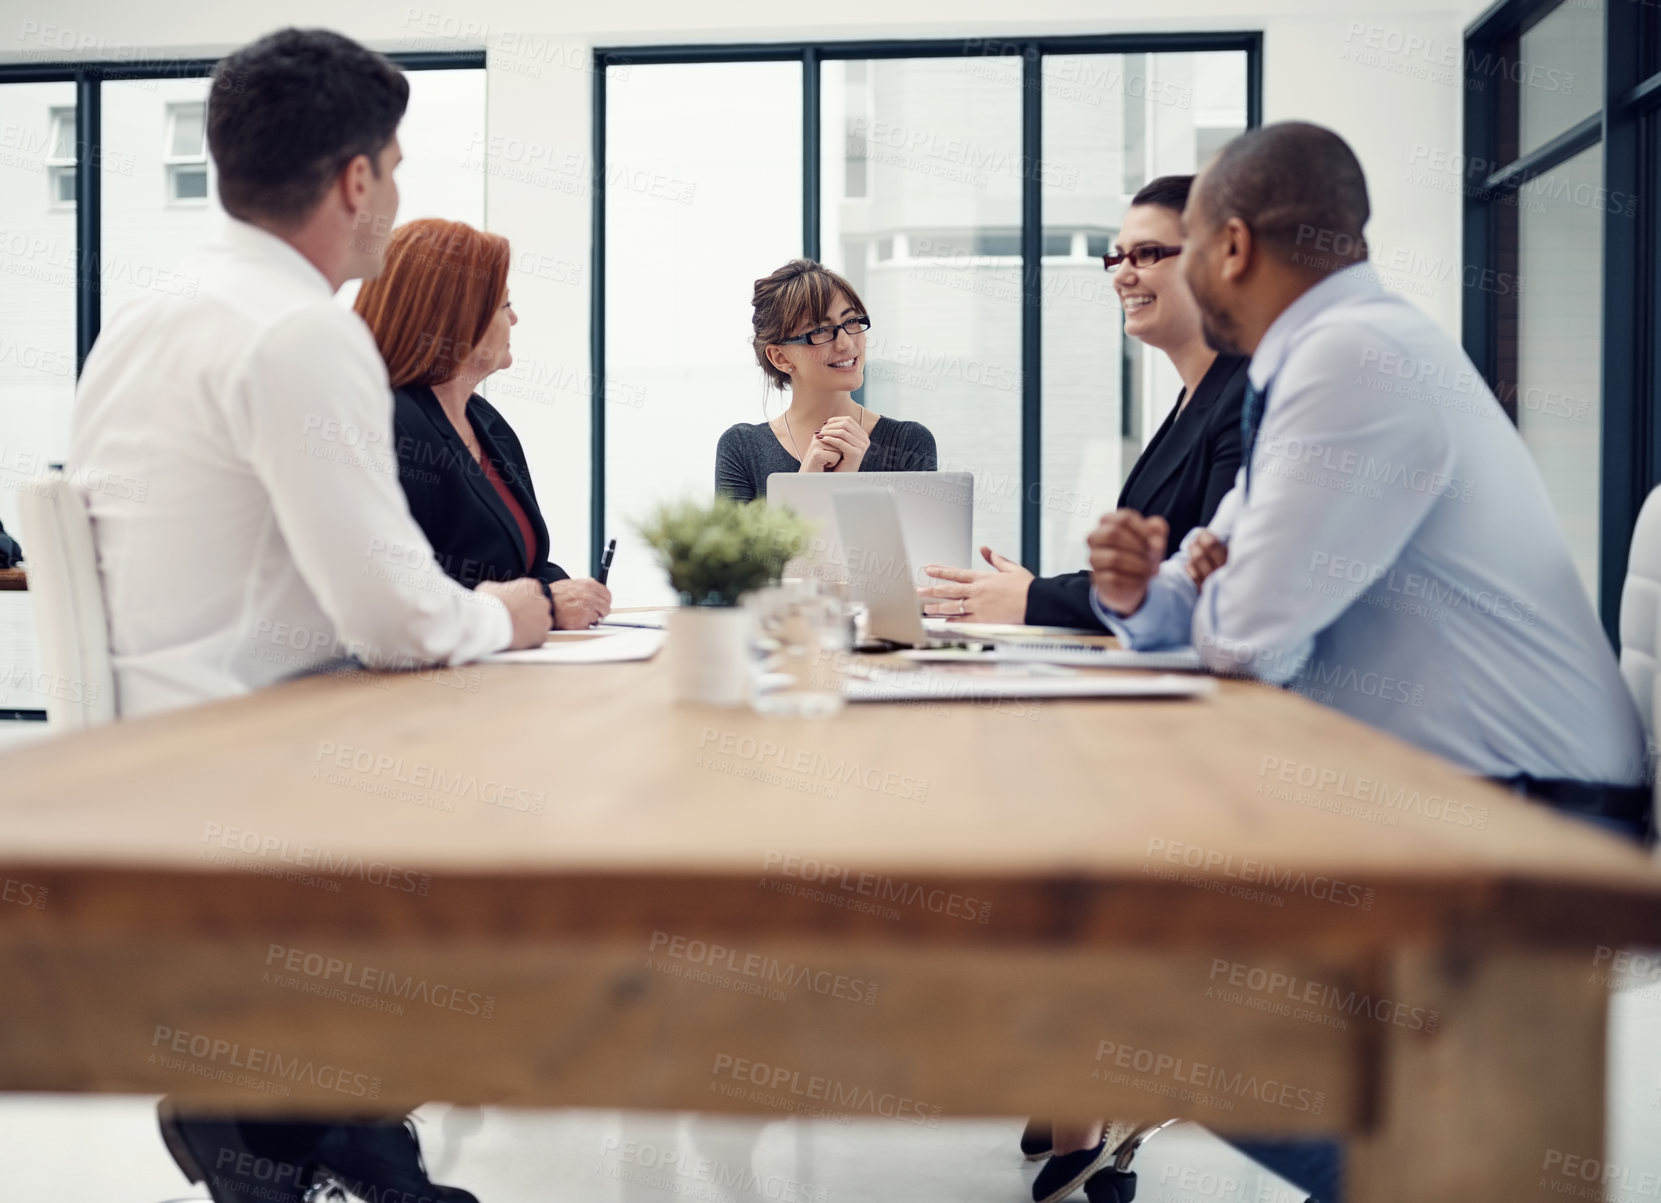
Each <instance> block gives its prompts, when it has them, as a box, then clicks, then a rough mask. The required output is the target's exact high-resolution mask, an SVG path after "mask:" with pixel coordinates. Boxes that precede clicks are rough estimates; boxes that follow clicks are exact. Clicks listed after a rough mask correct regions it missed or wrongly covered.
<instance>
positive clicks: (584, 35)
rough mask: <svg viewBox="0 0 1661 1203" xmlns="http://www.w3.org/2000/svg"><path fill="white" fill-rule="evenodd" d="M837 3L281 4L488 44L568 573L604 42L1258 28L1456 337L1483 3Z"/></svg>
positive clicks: (29, 9) (35, 18)
mask: <svg viewBox="0 0 1661 1203" xmlns="http://www.w3.org/2000/svg"><path fill="white" fill-rule="evenodd" d="M828 11H829V10H825V9H823V8H817V7H813V6H802V7H797V8H781V7H780V6H778V5H777V4H775V3H772V2H770V0H769V2H767V3H763V2H761V0H711V2H710V3H706V4H702V5H687V4H685V3H683V2H679V0H676V2H671V0H635V2H632V3H627V4H621V3H618V4H613V5H611V6H609V7H608V9H607V10H605V11H604V12H603V14H602V13H601V12H600V11H598V8H597V6H589V5H584V6H581V7H579V6H577V5H575V4H571V3H565V4H552V5H551V4H547V3H545V2H544V0H469V3H467V4H460V3H454V2H448V0H447V2H444V3H433V4H426V3H422V2H421V0H413V2H412V0H344V2H342V0H287V3H285V4H284V5H283V7H282V21H283V22H284V23H288V24H294V25H301V26H305V25H324V26H328V27H330V28H334V29H337V30H339V31H341V32H342V33H345V34H348V35H350V36H352V37H356V38H358V39H360V40H362V41H364V42H366V43H368V44H370V45H373V46H375V47H377V48H378V49H383V50H397V49H411V50H414V49H428V50H439V49H444V50H459V49H467V48H478V47H481V46H482V47H484V48H485V49H486V50H487V51H488V53H489V63H490V68H489V85H488V87H489V92H488V113H489V116H488V126H489V128H488V130H479V131H478V132H477V138H476V143H477V145H478V149H479V156H478V159H477V160H475V159H473V158H469V159H468V160H466V161H465V162H463V163H458V166H457V170H484V171H485V172H486V179H485V188H486V210H485V211H486V220H487V224H488V226H489V227H490V228H491V229H493V230H495V231H498V232H500V233H503V234H505V235H507V236H508V237H509V238H510V239H512V241H513V243H514V248H515V252H516V255H515V267H516V272H515V276H514V280H513V284H512V287H513V292H514V300H515V307H516V308H517V309H518V310H520V312H521V314H522V315H534V319H535V320H534V321H533V320H525V321H523V322H522V323H521V325H520V327H519V328H518V330H516V331H515V334H514V344H515V352H516V355H517V356H518V357H519V359H520V362H521V365H522V367H521V368H520V369H518V373H519V375H518V379H517V381H516V382H514V383H516V384H517V385H518V387H516V388H512V389H506V388H504V389H502V390H499V392H498V395H499V397H500V399H501V403H502V405H503V408H504V409H505V411H506V412H507V413H508V416H509V418H510V420H511V421H512V422H513V423H514V424H515V426H516V427H517V428H518V429H519V431H520V433H521V435H522V437H523V439H524V441H525V444H526V447H527V451H528V453H529V455H530V458H531V462H532V464H533V465H534V468H535V472H536V478H537V490H538V493H539V495H540V497H541V499H542V503H543V507H544V510H545V512H546V513H547V516H548V518H549V526H550V528H551V529H552V535H553V542H554V547H555V549H556V552H557V557H556V558H558V559H560V560H562V561H563V562H564V563H566V564H567V565H569V566H572V567H573V568H580V567H581V566H584V565H586V563H587V560H588V539H587V535H588V462H589V460H588V456H589V448H588V438H589V421H588V401H587V395H588V393H587V379H586V373H587V370H588V318H589V315H588V287H587V286H588V262H589V218H590V214H589V198H588V187H587V178H588V173H587V163H588V153H589V147H590V126H589V96H590V84H591V80H590V75H589V71H588V62H589V49H590V47H591V46H593V45H623V44H629V43H636V44H641V43H665V42H754V41H771V40H783V39H801V38H815V39H824V38H832V39H845V38H868V37H890V38H906V37H929V38H943V37H944V38H952V37H965V38H970V37H975V38H994V37H995V38H1003V37H1018V36H1023V35H1034V34H1047V35H1054V34H1083V33H1098V34H1099V33H1119V32H1132V31H1179V30H1196V29H1211V30H1251V29H1261V30H1262V31H1263V32H1264V35H1265V38H1264V68H1265V75H1264V78H1265V88H1264V102H1265V108H1264V115H1265V118H1266V119H1267V120H1270V121H1275V120H1283V119H1287V118H1303V119H1308V120H1314V121H1319V122H1322V123H1323V124H1326V125H1329V126H1331V127H1332V128H1334V129H1336V130H1337V131H1338V132H1340V133H1341V134H1343V135H1344V136H1345V137H1346V138H1347V139H1349V141H1350V143H1351V144H1352V145H1353V146H1354V147H1355V149H1356V151H1357V153H1358V154H1359V155H1360V157H1361V160H1362V163H1363V165H1364V166H1365V167H1366V170H1367V174H1368V178H1369V181H1370V183H1371V186H1372V197H1373V210H1374V213H1375V214H1376V216H1375V218H1374V220H1373V223H1372V225H1371V227H1370V231H1369V232H1370V235H1371V238H1372V242H1373V245H1374V247H1375V252H1376V253H1375V258H1376V259H1377V260H1378V261H1379V263H1380V267H1381V269H1382V273H1383V275H1384V276H1385V277H1386V279H1387V280H1389V281H1391V282H1392V283H1394V284H1395V285H1396V286H1397V287H1399V288H1401V289H1402V290H1403V291H1406V292H1408V293H1409V294H1410V295H1412V296H1414V297H1415V298H1416V299H1417V300H1418V301H1419V303H1420V304H1422V305H1423V306H1424V308H1425V309H1426V310H1427V311H1428V312H1430V313H1431V314H1433V315H1434V316H1435V317H1436V318H1437V320H1439V321H1440V322H1442V323H1443V325H1444V326H1445V327H1447V328H1448V329H1449V330H1450V331H1457V327H1458V318H1459V303H1460V288H1459V281H1460V274H1461V266H1460V257H1459V256H1460V249H1459V197H1458V195H1457V191H1456V189H1457V187H1458V175H1457V172H1455V171H1452V170H1450V169H1449V167H1448V159H1449V158H1451V156H1453V155H1454V154H1456V153H1457V152H1458V150H1459V149H1460V120H1461V96H1462V93H1461V87H1460V84H1459V81H1458V70H1459V66H1458V65H1459V55H1460V45H1461V42H1460V39H1461V34H1462V31H1463V27H1464V25H1465V24H1466V23H1467V22H1468V21H1469V20H1470V19H1471V17H1472V16H1474V15H1475V13H1476V11H1477V6H1476V5H1473V4H1472V3H1471V0H1446V2H1445V3H1444V4H1442V5H1440V6H1437V5H1436V4H1435V3H1434V0H1432V2H1431V3H1430V5H1429V6H1428V7H1427V5H1426V4H1425V3H1423V2H1421V0H1412V2H1409V0H1396V2H1389V0H1370V2H1368V3H1365V4H1360V3H1344V2H1342V0H1268V2H1267V3H1264V4H1258V3H1253V4H1245V3H1243V2H1241V0H1165V3H1163V4H1160V5H1158V6H1150V5H1147V4H1144V3H1134V4H1133V3H1130V2H1128V0H1106V2H1104V0H1022V3H1019V4H1015V3H1012V2H1011V0H963V2H960V3H958V4H954V5H950V6H947V5H942V4H940V3H939V0H887V2H886V3H884V4H882V5H880V6H871V7H869V8H868V9H867V10H864V12H862V13H860V14H859V19H856V20H851V21H846V22H842V23H840V24H835V25H830V24H827V19H828V18H827V13H828ZM272 13H273V10H271V9H269V8H264V7H261V6H257V5H204V4H200V3H183V2H180V0H150V2H147V3H145V4H142V5H132V4H125V5H123V4H114V3H110V2H108V0H104V2H98V0H53V2H52V3H51V4H50V5H48V4H46V3H45V0H25V3H24V6H23V11H21V12H19V13H18V15H17V16H15V17H12V18H10V19H8V20H7V21H6V22H5V23H4V24H3V25H0V56H3V57H5V58H9V59H15V58H17V57H20V56H21V57H28V58H31V59H37V60H38V59H41V58H48V57H50V58H57V57H65V56H66V55H67V54H68V53H69V52H71V51H73V50H74V48H75V47H77V46H83V47H84V48H85V50H84V53H85V56H86V57H92V58H100V57H104V58H108V57H114V58H130V59H139V60H141V61H142V60H144V59H148V58H156V57H167V56H169V55H174V54H199V55H211V54H217V53H220V52H223V51H224V50H226V49H229V48H232V47H234V46H236V45H239V44H241V43H244V42H247V41H249V40H251V39H253V38H255V37H257V36H259V35H260V34H262V33H265V32H267V31H268V30H269V29H271V28H273V26H274V23H275V19H274V17H273V15H272ZM867 13H868V14H869V15H865V14H867ZM602 20H603V21H604V22H606V24H605V25H604V26H599V25H597V22H599V21H602ZM533 31H534V32H533ZM768 119H769V114H768V112H766V111H765V110H764V109H761V110H758V112H757V113H756V121H755V126H754V128H751V129H738V130H734V131H733V134H734V137H737V138H745V137H759V136H764V135H763V134H762V132H761V131H762V130H763V129H764V128H765V125H766V122H767V121H768ZM475 163H478V164H479V165H475ZM523 365H531V366H523ZM506 383H509V382H508V381H504V384H506ZM653 404H658V405H665V406H667V405H672V404H673V398H670V397H663V398H648V399H647V409H648V411H649V409H650V406H651V405H653ZM620 601H626V599H620Z"/></svg>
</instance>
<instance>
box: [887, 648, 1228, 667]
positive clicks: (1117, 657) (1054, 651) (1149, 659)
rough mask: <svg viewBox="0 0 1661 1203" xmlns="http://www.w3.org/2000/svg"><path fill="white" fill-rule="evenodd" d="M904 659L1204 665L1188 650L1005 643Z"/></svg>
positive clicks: (912, 651)
mask: <svg viewBox="0 0 1661 1203" xmlns="http://www.w3.org/2000/svg"><path fill="white" fill-rule="evenodd" d="M896 654H897V655H899V656H900V657H902V658H903V659H906V660H918V661H921V662H923V663H925V664H952V663H958V664H963V663H968V664H973V663H976V662H987V661H990V662H992V663H1001V664H1065V665H1069V666H1070V667H1073V668H1141V669H1150V670H1153V671H1156V672H1199V671H1200V670H1201V669H1202V668H1203V667H1204V665H1202V664H1201V663H1200V654H1199V652H1197V651H1195V650H1194V649H1193V648H1191V647H1181V648H1175V649H1173V650H1171V651H1168V652H1129V651H1125V650H1124V649H1123V648H1116V647H1103V648H1094V649H1092V648H1086V647H1077V646H1074V647H1064V646H1061V645H1058V644H1051V645H1049V646H1045V647H1035V646H1032V645H1030V644H1006V645H1003V646H999V647H992V648H987V649H985V650H984V651H976V650H975V649H973V648H955V647H918V648H909V649H907V650H905V651H902V652H898V653H896Z"/></svg>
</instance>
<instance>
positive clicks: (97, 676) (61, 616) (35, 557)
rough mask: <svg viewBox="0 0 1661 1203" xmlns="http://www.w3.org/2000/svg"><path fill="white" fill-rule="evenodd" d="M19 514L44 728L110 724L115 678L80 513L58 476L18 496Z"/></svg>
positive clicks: (94, 558) (94, 563) (57, 730)
mask: <svg viewBox="0 0 1661 1203" xmlns="http://www.w3.org/2000/svg"><path fill="white" fill-rule="evenodd" d="M19 511H20V515H21V517H22V519H23V529H22V530H21V531H20V532H19V533H20V534H21V535H22V539H21V542H22V544H23V554H24V556H25V557H26V558H25V559H24V561H23V566H24V567H25V568H26V569H27V570H28V575H29V597H30V599H31V602H30V604H31V605H32V606H33V607H34V613H35V629H36V631H37V632H38V635H39V639H40V667H41V671H42V672H43V673H45V674H46V684H47V686H48V688H47V690H46V699H47V700H46V722H47V726H48V728H49V729H50V730H51V731H52V732H53V733H54V734H61V733H63V732H65V731H76V730H79V729H81V728H83V727H95V726H97V725H98V724H100V723H107V722H110V721H111V720H112V719H114V718H115V713H116V709H115V676H114V673H113V672H112V671H111V669H110V644H109V623H108V622H107V621H106V619H105V616H104V595H103V591H102V589H101V588H100V587H99V584H98V554H97V552H96V551H95V550H94V549H93V545H92V521H91V520H90V519H89V518H88V517H87V510H86V506H85V505H84V504H83V503H82V501H81V498H80V495H79V494H78V493H76V492H75V489H74V486H72V485H71V484H70V483H69V480H68V478H67V477H65V476H64V474H63V473H62V472H49V473H47V474H46V475H45V476H41V477H37V478H36V479H34V480H32V481H30V482H29V484H28V486H27V487H26V488H24V489H23V490H22V496H21V497H20V498H19Z"/></svg>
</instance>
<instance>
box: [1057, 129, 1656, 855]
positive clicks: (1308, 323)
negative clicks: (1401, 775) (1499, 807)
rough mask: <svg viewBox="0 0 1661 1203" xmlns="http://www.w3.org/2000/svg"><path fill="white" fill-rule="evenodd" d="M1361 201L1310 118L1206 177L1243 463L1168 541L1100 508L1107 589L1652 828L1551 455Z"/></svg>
mask: <svg viewBox="0 0 1661 1203" xmlns="http://www.w3.org/2000/svg"><path fill="white" fill-rule="evenodd" d="M1368 215H1369V209H1368V202H1367V192H1366V181H1365V179H1364V177H1363V176H1362V173H1361V166H1360V164H1359V163H1358V162H1357V161H1356V159H1355V156H1354V154H1353V152H1351V151H1350V149H1349V147H1348V146H1347V145H1346V144H1345V143H1344V141H1343V140H1342V139H1341V138H1339V137H1338V136H1337V135H1336V134H1333V133H1332V132H1330V131H1328V130H1324V129H1321V128H1320V127H1318V126H1314V125H1306V124H1302V123H1291V122H1289V123H1283V124H1279V125H1272V126H1268V127H1265V128H1263V129H1260V130H1255V131H1252V132H1250V133H1247V134H1245V135H1243V136H1242V137H1240V138H1238V139H1236V140H1235V141H1233V142H1231V143H1230V144H1229V145H1228V146H1227V147H1225V148H1224V149H1223V151H1222V152H1220V154H1219V155H1218V157H1217V158H1216V159H1215V160H1214V161H1213V163H1212V164H1211V165H1210V166H1209V167H1208V168H1207V169H1206V170H1205V171H1204V173H1203V174H1202V175H1201V176H1200V178H1199V179H1198V181H1196V183H1195V186H1194V190H1193V194H1192V198H1191V200H1190V202H1189V205H1188V209H1187V211H1186V213H1185V215H1184V218H1185V226H1186V240H1185V242H1184V247H1183V254H1182V258H1183V271H1184V273H1185V275H1186V277H1187V279H1188V282H1189V284H1190V286H1191V287H1192V288H1193V290H1194V294H1195V296H1196V297H1197V298H1198V299H1199V302H1200V308H1201V311H1202V313H1203V314H1204V317H1205V323H1206V336H1207V340H1208V341H1209V342H1211V344H1212V345H1213V346H1214V347H1216V348H1217V349H1218V350H1219V351H1223V352H1226V353H1235V354H1248V355H1251V356H1252V361H1251V367H1250V369H1249V378H1250V382H1251V390H1252V391H1251V392H1249V393H1248V395H1247V401H1246V421H1247V425H1248V431H1247V441H1246V455H1245V465H1244V466H1243V467H1242V469H1241V471H1240V475H1239V477H1238V478H1237V480H1236V484H1235V487H1234V489H1233V491H1232V492H1231V493H1230V494H1229V495H1228V496H1227V497H1226V498H1224V500H1223V503H1222V506H1221V507H1220V508H1219V510H1218V512H1217V516H1216V518H1215V519H1214V521H1213V523H1212V525H1211V528H1210V530H1209V531H1196V532H1193V533H1192V534H1191V535H1190V536H1189V537H1188V538H1187V539H1185V540H1184V543H1183V547H1182V548H1181V549H1180V550H1179V551H1177V553H1176V554H1175V555H1173V556H1171V557H1170V558H1169V559H1166V558H1165V551H1166V548H1165V530H1164V524H1163V523H1162V522H1161V521H1160V520H1159V519H1157V518H1144V517H1142V516H1141V515H1139V514H1136V513H1134V512H1132V511H1120V512H1118V513H1116V514H1111V515H1108V516H1107V517H1105V518H1103V519H1102V521H1101V524H1100V525H1099V526H1098V527H1097V529H1096V530H1095V531H1094V532H1093V533H1092V534H1091V536H1090V540H1089V542H1090V547H1091V567H1092V570H1093V576H1092V583H1093V584H1094V586H1095V589H1094V596H1093V599H1092V604H1093V605H1094V606H1095V607H1096V610H1097V613H1098V614H1099V615H1100V617H1101V618H1102V619H1103V621H1104V622H1105V623H1106V624H1107V625H1108V626H1109V627H1110V628H1111V629H1112V630H1113V631H1114V632H1115V633H1116V634H1118V635H1119V636H1120V637H1121V639H1123V640H1125V641H1126V643H1127V644H1128V645H1129V646H1131V647H1135V648H1158V647H1166V646H1175V645H1181V644H1187V643H1190V642H1192V643H1193V645H1194V646H1195V647H1196V648H1197V649H1198V650H1199V652H1200V654H1201V656H1202V657H1203V659H1204V661H1205V663H1206V664H1207V665H1208V666H1209V667H1211V668H1212V669H1214V670H1217V671H1221V672H1228V673H1239V674H1245V675H1250V676H1254V677H1257V678H1260V679H1262V680H1264V681H1268V682H1272V683H1275V684H1282V685H1287V686H1289V687H1290V688H1292V689H1294V690H1296V691H1297V692H1299V693H1302V694H1304V695H1305V696H1307V697H1310V698H1312V699H1314V700H1317V701H1320V702H1323V703H1325V704H1327V705H1329V706H1331V707H1333V708H1334V709H1337V710H1340V711H1343V712H1344V713H1346V714H1349V715H1351V716H1353V717H1355V718H1357V719H1360V720H1361V721H1363V722H1366V723H1369V724H1371V725H1373V726H1375V727H1378V728H1380V729H1382V730H1385V731H1389V732H1391V733H1392V734H1395V735H1398V736H1400V737H1401V738H1403V739H1406V740H1408V741H1409V742H1411V743H1414V744H1416V745H1418V746H1419V747H1421V748H1424V749H1427V750H1428V751H1431V752H1435V753H1438V754H1440V755H1442V756H1444V757H1446V758H1447V759H1449V760H1451V761H1453V762H1454V763H1456V764H1459V765H1461V766H1463V767H1464V768H1466V769H1468V770H1470V771H1471V772H1472V773H1476V774H1481V775H1483V776H1486V777H1493V778H1498V779H1502V780H1507V781H1516V782H1519V783H1521V784H1524V785H1526V786H1527V787H1528V790H1529V792H1532V793H1536V794H1537V795H1538V796H1541V797H1543V798H1546V799H1547V800H1550V801H1554V802H1557V803H1558V804H1560V805H1563V806H1565V807H1567V808H1569V809H1572V810H1577V811H1580V812H1582V813H1584V814H1589V815H1592V816H1595V817H1597V818H1599V819H1601V820H1613V822H1611V823H1609V824H1608V825H1612V826H1616V827H1617V828H1618V829H1621V830H1625V831H1627V832H1629V833H1632V834H1636V835H1638V836H1639V837H1640V838H1642V836H1643V834H1644V833H1645V831H1646V829H1647V825H1648V821H1649V810H1650V807H1649V803H1648V795H1647V792H1645V791H1643V790H1636V789H1632V788H1630V787H1633V786H1636V785H1638V784H1639V783H1640V782H1642V781H1643V780H1644V777H1645V761H1644V738H1643V733H1642V728H1641V725H1640V721H1639V718H1638V713H1637V709H1636V707H1635V706H1634V704H1633V701H1632V698H1631V695H1630V694H1629V693H1628V691H1627V688H1626V686H1625V684H1624V682H1623V681H1622V679H1621V676H1620V672H1619V669H1618V667H1617V665H1616V662H1615V657H1614V655H1613V653H1612V652H1611V650H1610V647H1609V644H1608V642H1607V640H1606V639H1605V638H1604V634H1603V631H1602V629H1601V627H1600V626H1599V624H1598V620H1597V616H1596V614H1595V613H1594V611H1593V608H1592V604H1591V601H1590V599H1589V598H1588V597H1587V595H1586V591H1585V589H1584V588H1583V586H1582V585H1581V583H1580V580H1579V578H1578V576H1577V575H1576V572H1575V569H1574V566H1573V564H1572V562H1571V560H1570V557H1569V549H1568V547H1567V545H1566V543H1565V541H1564V538H1563V533H1562V530H1561V527H1560V525H1559V523H1558V520H1557V516H1556V515H1555V513H1554V512H1553V511H1552V507H1551V502H1550V499H1549V497H1548V496H1547V493H1546V489H1545V486H1544V484H1543V482H1542V481H1541V479H1540V474H1539V472H1538V470H1537V469H1536V468H1535V466H1534V463H1533V461H1532V459H1531V458H1530V456H1529V452H1528V450H1527V448H1526V446H1525V445H1524V443H1523V441H1522V438H1521V437H1520V436H1519V434H1518V433H1517V431H1516V429H1515V427H1513V426H1512V424H1511V423H1510V422H1509V421H1507V420H1506V417H1505V414H1504V412H1503V411H1502V410H1501V409H1500V406H1499V403H1498V402H1497V401H1496V400H1495V399H1494V396H1493V394H1492V393H1491V392H1490V391H1489V389H1488V387H1487V385H1486V384H1485V383H1484V382H1483V380H1482V378H1481V376H1480V374H1479V373H1478V372H1477V371H1476V369H1475V368H1474V367H1473V366H1472V364H1471V361H1470V360H1469V359H1468V358H1467V357H1466V356H1465V354H1464V352H1463V351H1462V350H1461V349H1460V347H1459V345H1458V344H1457V343H1456V342H1454V340H1453V339H1451V338H1449V337H1448V335H1447V334H1446V333H1444V332H1443V331H1442V329H1441V328H1440V327H1438V326H1437V325H1436V324H1435V323H1434V322H1432V321H1431V320H1430V319H1429V318H1427V317H1426V316H1425V315H1424V314H1422V313H1421V312H1419V311H1418V310H1417V309H1416V308H1414V307H1413V306H1412V305H1410V304H1409V303H1408V302H1406V301H1405V300H1403V299H1402V298H1400V297H1398V296H1395V295H1394V294H1392V293H1389V292H1387V291H1386V290H1385V289H1384V288H1382V287H1381V286H1380V284H1379V282H1378V280H1377V277H1376V276H1375V275H1374V273H1373V272H1372V270H1371V269H1370V268H1369V266H1368V265H1367V262H1366V260H1367V244H1366V241H1365V239H1364V237H1363V235H1362V228H1363V227H1364V225H1365V224H1366V221H1367V217H1368ZM1536 786H1539V788H1535V787H1536ZM1559 787H1561V788H1559ZM1587 787H1591V788H1587ZM1640 808H1641V813H1640Z"/></svg>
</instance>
